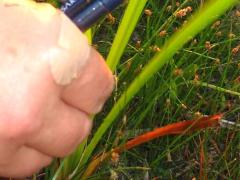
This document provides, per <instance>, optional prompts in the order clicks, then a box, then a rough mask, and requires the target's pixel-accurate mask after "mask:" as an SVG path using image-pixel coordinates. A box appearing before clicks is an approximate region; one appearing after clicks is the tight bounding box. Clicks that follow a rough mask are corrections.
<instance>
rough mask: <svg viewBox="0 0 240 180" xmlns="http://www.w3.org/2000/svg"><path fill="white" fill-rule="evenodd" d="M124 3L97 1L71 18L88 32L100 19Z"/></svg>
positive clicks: (109, 0)
mask: <svg viewBox="0 0 240 180" xmlns="http://www.w3.org/2000/svg"><path fill="white" fill-rule="evenodd" d="M79 1H81V2H83V3H84V1H87V0H79ZM123 1H124V0H95V1H92V2H91V3H90V4H88V5H87V6H85V7H84V8H82V9H81V10H80V11H79V12H78V13H77V15H74V16H72V17H71V16H69V17H70V18H71V19H72V20H73V22H74V23H75V24H76V25H77V26H78V27H79V28H80V29H81V30H82V31H86V30H87V29H89V28H90V27H91V26H92V25H93V24H95V23H96V22H97V21H98V20H99V18H101V17H102V16H104V15H106V14H107V13H109V12H111V11H112V10H114V9H115V8H116V7H117V6H119V5H120V4H122V3H123ZM67 15H68V14H67Z"/></svg>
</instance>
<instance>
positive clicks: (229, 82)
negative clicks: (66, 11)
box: [45, 0, 240, 179]
mask: <svg viewBox="0 0 240 180" xmlns="http://www.w3.org/2000/svg"><path fill="white" fill-rule="evenodd" d="M203 2H204V3H203ZM237 3H239V1H238V0H212V1H209V2H205V1H199V0H179V1H176V0H162V1H158V0H148V1H147V0H138V1H135V0H130V1H129V4H128V7H127V8H126V6H127V5H125V6H123V7H121V8H119V9H118V10H116V11H115V12H113V14H112V15H113V17H112V16H108V17H107V18H106V19H105V20H103V21H101V22H100V23H99V24H98V25H97V26H96V27H94V28H93V29H92V37H93V44H94V46H95V47H96V48H97V49H98V50H99V51H100V52H101V53H102V54H103V55H104V56H105V57H106V59H107V63H108V64H109V66H110V68H111V69H112V70H113V71H114V72H115V74H116V79H117V83H116V89H115V91H114V92H113V95H112V97H111V98H110V99H109V101H108V102H107V104H106V106H105V108H104V110H103V112H101V113H100V114H98V115H97V116H96V117H95V118H94V123H95V125H94V130H93V133H92V136H91V137H89V139H88V140H86V141H85V142H83V143H82V144H81V145H80V147H79V149H78V150H77V151H76V152H75V153H74V154H73V155H71V156H70V157H68V158H65V159H64V160H59V161H58V160H56V162H54V163H53V164H52V166H51V167H49V168H47V169H46V170H45V179H81V178H80V177H81V176H82V175H83V173H84V172H85V170H86V167H87V165H88V164H89V162H90V161H91V158H92V157H94V155H96V154H98V153H101V152H104V151H109V150H111V149H112V148H114V147H116V146H118V145H120V144H122V143H124V142H126V141H127V140H128V139H130V138H133V137H135V136H136V135H138V134H139V133H143V132H145V131H150V130H152V129H154V128H156V127H160V126H163V125H166V124H170V123H173V122H178V121H182V120H186V119H194V118H196V117H198V116H201V115H202V114H204V115H211V114H216V113H220V112H223V113H225V117H224V118H225V119H227V120H231V121H235V122H236V123H239V122H240V113H239V112H240V71H239V70H240V44H239V42H240V10H239V5H238V4H237ZM125 9H126V11H125V14H124V10H125ZM123 14H124V16H123V17H122V15H123ZM114 17H115V18H116V19H115V18H114ZM119 24H120V25H119ZM135 26H136V27H135ZM239 142H240V132H239V130H237V129H227V128H218V129H207V130H203V131H200V132H195V133H193V134H189V135H182V136H167V137H163V138H160V139H157V140H154V141H151V142H148V143H146V144H144V145H141V146H139V147H137V148H134V149H132V150H128V151H125V152H123V153H122V154H120V155H116V154H114V155H113V157H112V158H111V159H110V160H109V161H106V162H104V163H103V164H101V166H100V168H99V169H98V170H97V171H96V172H95V174H93V175H92V176H91V177H89V179H117V177H118V178H119V179H121V178H124V179H143V177H145V178H146V179H148V178H149V179H153V178H156V179H178V178H182V179H192V178H197V179H217V178H220V179H238V177H240V171H239V169H240V163H239V161H240V153H239V152H240V143H239Z"/></svg>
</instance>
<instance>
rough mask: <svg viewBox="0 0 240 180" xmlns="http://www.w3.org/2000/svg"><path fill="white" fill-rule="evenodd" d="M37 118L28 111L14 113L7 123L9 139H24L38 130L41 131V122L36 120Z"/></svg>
mask: <svg viewBox="0 0 240 180" xmlns="http://www.w3.org/2000/svg"><path fill="white" fill-rule="evenodd" d="M36 117H37V116H36V115H35V114H34V113H33V112H32V111H29V110H28V109H26V108H25V110H24V111H21V112H14V113H13V114H11V115H10V116H9V117H8V121H7V124H6V125H7V127H8V128H7V132H6V133H5V134H6V135H7V138H10V139H22V138H27V137H29V135H31V134H33V133H34V132H35V131H36V130H38V129H40V126H41V122H40V121H38V119H37V118H36Z"/></svg>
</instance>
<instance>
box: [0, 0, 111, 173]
mask: <svg viewBox="0 0 240 180" xmlns="http://www.w3.org/2000/svg"><path fill="white" fill-rule="evenodd" d="M6 2H7V3H6ZM29 2H30V0H21V1H19V0H6V1H4V0H0V43H1V46H0V57H1V59H0V82H1V84H0V177H13V178H22V177H26V176H31V175H32V174H33V173H36V172H38V171H40V170H41V169H42V168H43V167H45V166H47V165H49V164H50V163H51V162H52V160H53V158H55V157H65V156H67V155H69V154H70V153H72V152H73V151H74V150H75V148H76V147H77V146H78V145H79V143H80V142H81V141H82V140H83V139H84V138H86V137H87V136H88V135H89V133H90V130H91V126H92V122H91V120H90V118H89V117H90V116H91V115H92V114H95V113H97V112H99V111H100V110H101V108H102V106H103V104H104V102H105V101H106V99H107V98H108V97H109V95H110V94H111V92H112V90H113V84H114V83H113V79H114V78H113V75H112V73H111V71H110V70H109V69H108V67H107V65H106V64H105V61H104V60H103V58H102V57H101V56H100V55H99V54H98V53H97V52H96V51H95V50H94V49H93V48H91V47H90V46H89V45H88V43H87V41H86V39H85V37H84V36H83V34H82V33H81V32H80V31H79V30H78V28H77V27H76V26H75V25H74V24H73V23H72V22H71V21H70V20H69V19H68V18H67V17H66V16H65V15H64V14H63V13H61V12H60V11H58V10H56V9H54V8H53V7H51V6H50V5H46V4H43V3H41V4H36V3H33V2H30V3H29Z"/></svg>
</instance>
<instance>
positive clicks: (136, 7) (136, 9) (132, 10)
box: [107, 0, 147, 71]
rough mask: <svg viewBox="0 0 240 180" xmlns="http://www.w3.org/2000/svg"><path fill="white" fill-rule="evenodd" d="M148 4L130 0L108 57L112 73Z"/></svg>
mask: <svg viewBox="0 0 240 180" xmlns="http://www.w3.org/2000/svg"><path fill="white" fill-rule="evenodd" d="M146 2H147V0H138V1H136V0H130V2H129V4H128V7H127V9H126V12H125V13H124V16H123V19H122V21H121V24H120V26H119V28H118V31H117V34H116V37H115V39H114V41H113V44H112V47H111V49H110V52H109V55H108V57H107V64H108V66H109V67H110V69H111V70H112V71H114V70H115V68H116V66H117V64H118V62H119V61H120V58H121V57H122V54H123V52H124V49H125V48H126V46H127V43H128V41H129V39H130V37H131V35H132V33H133V31H134V29H135V27H136V24H137V22H138V19H139V17H140V16H141V14H142V11H143V8H144V7H145V4H146Z"/></svg>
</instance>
